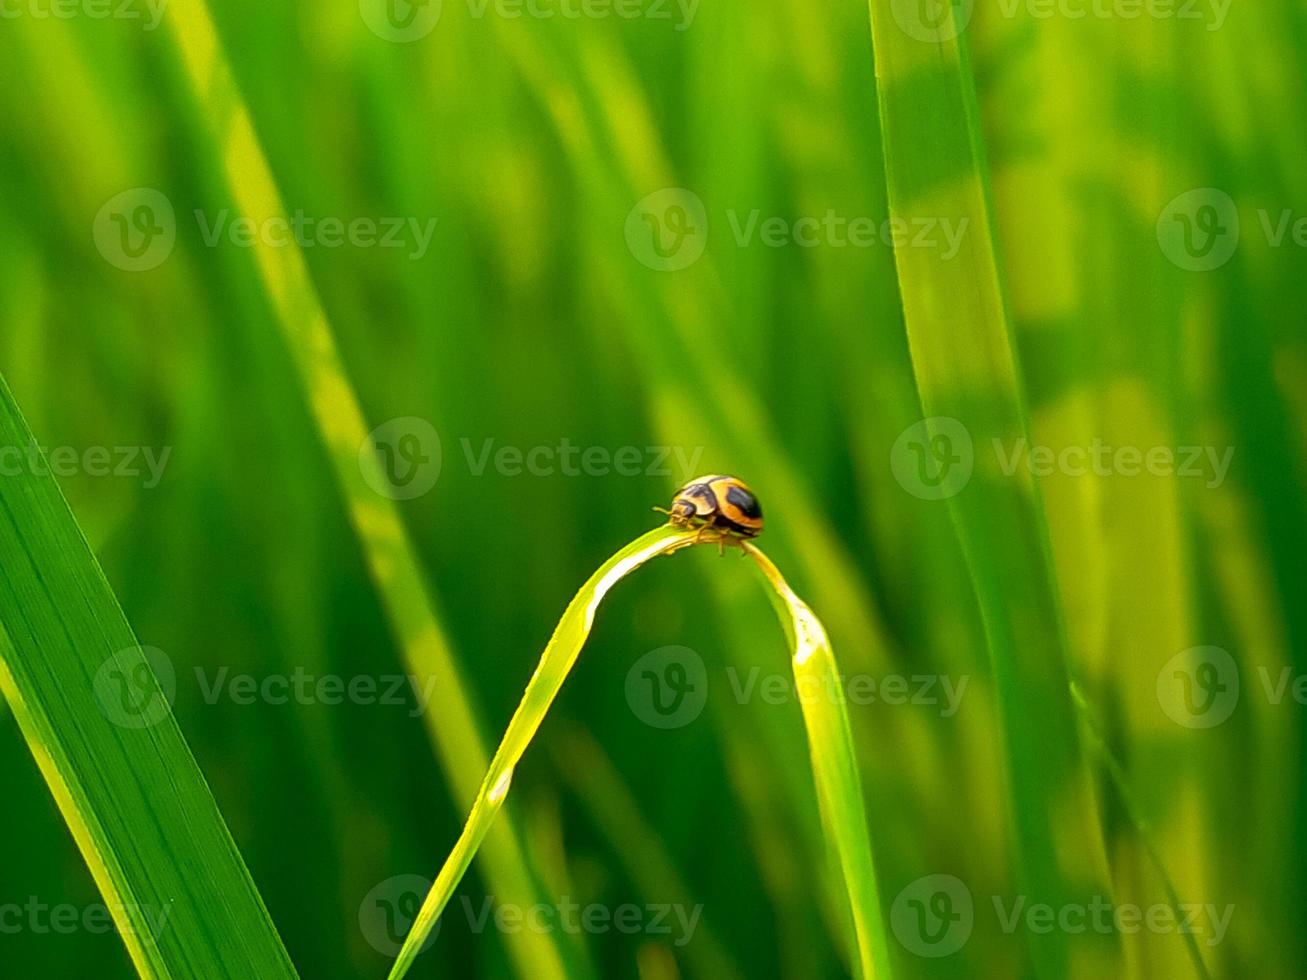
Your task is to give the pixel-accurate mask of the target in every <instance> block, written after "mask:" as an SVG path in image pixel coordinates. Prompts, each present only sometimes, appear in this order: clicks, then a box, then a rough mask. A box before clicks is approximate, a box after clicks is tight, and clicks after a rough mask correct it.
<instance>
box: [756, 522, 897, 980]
mask: <svg viewBox="0 0 1307 980" xmlns="http://www.w3.org/2000/svg"><path fill="white" fill-rule="evenodd" d="M743 547H744V550H745V551H746V552H747V553H748V555H749V557H750V558H752V559H753V560H754V562H755V563H756V564H757V566H758V567H759V568H760V569H761V570H762V573H763V575H764V576H765V577H766V579H767V581H768V583H769V584H770V585H771V587H772V600H773V605H775V607H776V614H777V615H778V616H779V617H780V620H781V625H782V626H783V627H784V628H785V634H786V636H788V637H789V640H790V644H791V646H792V647H793V648H794V659H793V661H792V666H793V668H794V683H795V690H797V691H799V692H808V694H806V695H802V694H801V696H800V697H799V704H800V706H801V707H802V709H803V724H804V727H805V728H806V729H807V731H808V749H809V751H810V753H811V755H812V772H813V778H814V779H815V781H816V784H817V799H818V801H819V803H820V805H821V812H822V818H823V822H824V823H825V825H826V830H827V833H829V834H830V836H831V837H832V838H833V840H832V842H831V843H832V844H833V845H834V847H835V854H836V857H837V858H838V859H839V864H840V872H841V875H842V876H843V878H844V888H845V891H846V892H847V893H848V899H849V908H850V911H851V912H852V915H853V930H854V935H855V937H856V938H857V947H858V948H857V951H856V952H857V960H858V963H859V964H860V966H861V969H862V977H863V980H889V978H890V976H891V973H890V963H889V937H888V936H887V935H886V932H885V920H884V916H883V914H882V911H881V906H880V889H879V886H878V885H877V881H876V868H875V863H874V862H873V860H872V851H871V838H870V836H869V834H868V831H867V813H866V808H865V805H864V803H863V795H862V780H861V778H860V777H859V775H858V760H857V756H856V754H855V752H854V748H853V730H852V728H851V727H850V725H849V714H848V710H847V709H846V708H845V705H844V699H843V697H840V696H832V692H835V691H839V690H840V672H839V667H838V665H837V663H836V661H835V651H834V650H833V649H832V648H831V643H830V638H829V637H828V636H827V635H826V629H825V627H823V626H822V624H821V620H819V619H818V618H817V616H816V614H815V613H814V612H813V611H812V609H810V608H809V607H808V604H807V603H806V602H804V601H803V600H802V599H800V598H799V597H798V596H797V595H795V593H794V590H793V589H791V588H790V586H789V584H788V583H787V582H786V581H785V579H784V577H783V576H782V575H781V573H780V571H779V570H778V569H777V568H776V566H775V565H774V564H772V561H771V559H770V558H768V557H767V556H766V555H764V554H763V553H762V552H761V551H759V550H758V548H757V547H756V546H754V545H752V544H750V543H748V542H745V544H744V546H743ZM814 692H815V696H814Z"/></svg>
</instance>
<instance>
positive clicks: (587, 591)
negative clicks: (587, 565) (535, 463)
mask: <svg viewBox="0 0 1307 980" xmlns="http://www.w3.org/2000/svg"><path fill="white" fill-rule="evenodd" d="M695 536H696V533H695V532H694V531H684V530H679V529H677V528H674V527H671V526H670V525H664V526H662V527H659V528H655V529H654V530H652V531H649V532H648V533H647V534H644V535H641V536H640V537H639V538H636V539H635V540H634V541H632V542H631V543H630V544H629V545H627V546H626V547H625V548H623V549H621V550H620V551H619V552H617V554H615V555H613V557H612V558H610V559H608V561H606V562H605V563H604V564H603V565H601V566H600V568H599V570H598V571H596V572H595V573H594V574H593V575H592V576H590V579H589V580H588V581H587V582H586V583H585V585H583V586H582V587H581V589H580V591H579V592H577V594H576V596H575V597H574V598H573V599H572V601H571V602H570V603H569V604H568V606H567V609H566V610H565V611H564V612H563V616H562V618H561V619H560V620H559V622H558V626H557V627H556V628H555V630H554V635H553V636H552V637H551V638H550V640H549V643H548V644H547V645H546V646H545V650H544V653H543V654H541V657H540V663H539V664H538V665H537V667H536V671H535V673H534V674H533V675H532V676H531V680H530V681H529V682H528V684H527V687H526V692H525V693H524V694H523V695H522V701H521V703H520V704H519V705H518V707H517V710H516V711H515V712H514V713H513V717H512V719H511V720H510V721H509V723H508V729H507V731H506V732H505V733H504V737H503V739H502V740H501V742H500V744H499V749H498V750H497V751H496V752H495V756H494V758H493V759H492V760H491V763H490V768H489V770H488V771H487V772H486V775H485V779H484V780H482V783H481V791H480V792H479V793H478V794H477V798H476V801H475V802H474V803H473V805H472V812H471V813H470V814H469V815H468V818H467V823H466V824H465V825H464V827H463V832H462V834H460V836H459V838H458V841H457V842H456V843H455V845H454V849H453V850H452V851H451V852H450V855H449V857H448V858H447V859H446V861H445V865H444V867H442V868H441V869H440V873H439V875H437V877H436V882H435V884H434V885H433V886H432V888H431V891H430V893H428V895H427V897H426V900H425V901H424V902H423V903H422V909H421V911H420V912H419V913H418V916H417V919H416V920H415V921H414V923H413V928H412V930H411V931H410V933H409V935H408V937H407V938H406V939H405V941H404V946H403V948H402V949H401V950H400V953H399V957H398V958H397V959H396V961H395V965H394V968H393V969H392V970H391V972H390V980H401V978H402V977H403V976H404V975H405V974H406V973H407V972H408V970H409V968H410V967H411V966H412V963H413V960H414V958H415V957H416V956H417V953H418V951H419V950H420V949H421V948H422V945H423V943H425V942H426V939H427V936H429V935H430V933H431V930H432V928H434V926H435V924H436V920H437V919H438V918H439V917H440V914H441V912H443V911H444V909H445V906H446V905H447V904H448V903H449V900H450V898H451V897H452V895H453V892H454V889H455V888H457V887H458V883H459V881H461V880H462V878H463V875H464V874H465V873H466V872H467V869H468V867H469V866H470V865H471V863H472V858H473V857H474V856H475V855H476V852H477V848H478V847H480V845H481V842H482V841H483V840H484V839H485V836H486V834H487V832H488V831H489V830H490V826H491V824H492V823H493V822H494V818H495V815H496V814H497V813H498V812H499V810H500V809H501V808H502V806H503V804H504V799H505V798H506V797H507V795H508V790H509V787H510V786H511V784H512V780H513V771H514V768H515V767H516V766H517V764H518V762H519V761H520V760H521V758H522V756H523V754H524V753H525V752H526V750H527V747H528V746H529V745H530V744H531V739H532V738H534V737H535V733H536V732H537V731H538V730H539V728H540V725H541V723H542V722H543V721H544V717H545V714H546V712H548V710H549V707H550V705H552V704H553V702H554V699H555V698H556V697H557V696H558V692H559V690H560V689H561V688H562V686H563V682H564V681H565V680H566V679H567V675H568V674H569V673H571V670H572V667H573V666H574V665H575V663H576V660H577V657H578V656H579V655H580V653H581V648H582V646H584V644H585V641H586V638H587V637H588V636H589V635H590V629H591V627H592V626H593V625H594V617H595V612H596V610H597V609H598V608H599V604H600V602H602V601H603V599H604V596H606V595H607V594H608V592H609V590H610V589H612V587H613V586H614V585H616V584H617V583H618V582H620V581H621V580H622V579H623V578H625V577H626V576H627V575H629V574H631V572H633V571H635V570H636V569H637V568H639V567H640V566H641V565H643V564H645V563H646V562H648V561H649V560H651V559H653V558H656V557H658V556H659V555H667V554H671V553H673V552H675V551H678V550H680V549H682V548H686V547H690V546H691V545H693V544H694V540H695ZM741 546H742V547H743V548H744V549H745V551H746V552H747V553H748V554H749V555H750V556H751V557H752V558H753V559H754V561H755V562H757V563H758V565H759V567H760V568H761V569H762V570H763V572H764V574H765V575H766V577H767V579H768V581H769V582H770V583H771V585H772V588H773V589H774V590H775V592H776V595H777V596H778V597H779V598H778V601H779V603H780V608H781V610H782V623H783V624H784V625H786V627H787V630H788V631H789V632H790V635H791V640H792V642H793V644H794V647H795V654H794V672H795V680H796V682H797V683H798V684H799V685H800V690H805V689H808V688H809V687H811V686H813V685H816V686H817V689H818V690H832V689H833V688H832V687H831V686H830V685H832V684H838V671H837V669H836V666H835V659H834V654H833V652H832V651H831V646H830V641H829V640H828V639H827V637H826V631H825V629H824V628H823V627H822V625H821V623H820V621H819V620H818V619H817V617H816V616H815V615H814V614H813V612H812V610H811V609H809V608H808V606H807V605H806V604H805V603H804V602H803V601H802V600H801V599H799V598H798V596H796V595H795V594H794V592H793V591H792V590H791V589H790V588H789V586H788V585H787V584H786V583H785V580H784V579H783V578H782V577H781V574H780V572H779V571H777V569H776V566H775V565H773V564H772V563H771V561H770V560H769V559H768V558H767V557H766V556H765V555H763V553H762V552H761V551H759V550H758V549H757V548H756V547H754V546H753V545H751V544H749V543H747V542H745V543H742V545H741ZM801 700H804V701H805V703H804V710H803V713H804V721H805V725H806V727H807V730H808V738H809V741H810V743H811V751H812V763H813V768H814V772H815V775H816V782H817V788H818V796H819V799H820V801H821V807H822V812H823V814H824V816H825V820H826V826H827V828H828V830H829V832H830V833H831V834H832V836H833V837H834V845H835V852H836V854H837V855H838V857H839V863H840V870H841V873H842V875H843V877H844V884H845V888H846V890H847V892H848V896H849V902H850V906H851V909H852V913H853V920H854V926H855V933H856V937H857V946H858V960H859V962H860V964H861V967H862V975H863V977H864V978H865V980H873V978H875V980H888V978H889V977H890V971H889V960H888V956H889V946H888V943H887V941H886V938H885V931H884V923H883V921H882V918H881V910H880V902H879V896H878V890H877V887H876V878H875V871H874V868H873V865H872V860H871V842H870V839H869V837H868V833H867V819H866V812H865V808H864V806H863V801H862V783H861V780H860V779H859V776H858V768H857V760H856V758H855V756H854V751H853V737H852V733H851V730H850V727H849V719H848V714H847V712H846V711H845V708H844V704H843V702H842V701H840V700H839V699H837V698H830V699H820V698H818V699H815V703H811V704H809V703H807V700H806V699H801Z"/></svg>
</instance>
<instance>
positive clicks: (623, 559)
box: [390, 525, 695, 980]
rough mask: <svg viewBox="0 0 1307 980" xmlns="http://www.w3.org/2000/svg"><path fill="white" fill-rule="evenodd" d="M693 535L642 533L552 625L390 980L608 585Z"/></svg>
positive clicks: (664, 530)
mask: <svg viewBox="0 0 1307 980" xmlns="http://www.w3.org/2000/svg"><path fill="white" fill-rule="evenodd" d="M694 537H695V532H694V531H683V530H678V529H677V528H674V527H671V526H670V525H663V526H662V527H658V528H655V529H654V530H652V531H650V532H648V533H647V534H644V535H641V536H640V537H638V538H636V539H635V540H634V541H632V542H631V543H630V544H628V545H627V546H626V547H625V548H623V549H622V550H621V551H619V552H617V554H615V555H613V557H611V558H609V559H608V561H606V562H604V564H603V565H601V566H600V567H599V570H598V571H597V572H595V573H594V574H593V575H592V576H590V579H589V580H588V581H587V582H586V583H585V585H583V586H581V590H580V591H579V592H577V594H576V596H575V597H573V599H572V601H571V602H570V603H568V606H567V609H566V610H564V612H563V617H562V619H560V620H559V621H558V626H557V627H556V628H555V629H554V635H553V636H551V637H550V638H549V642H548V643H547V644H546V645H545V652H544V653H543V654H541V655H540V663H539V664H538V665H537V666H536V670H535V673H534V674H532V675H531V680H530V681H529V682H528V683H527V686H526V693H524V694H523V695H522V701H521V703H520V704H519V705H518V706H517V710H516V711H515V712H514V713H513V717H512V720H510V721H509V723H508V730H507V731H505V732H504V737H503V739H502V740H501V741H500V743H499V748H498V749H497V750H496V752H495V755H494V758H493V759H491V761H490V768H489V769H488V770H487V772H486V775H485V779H483V780H482V782H481V789H480V791H479V792H478V793H477V795H476V800H475V801H474V802H473V804H472V812H471V813H470V814H469V815H468V818H467V823H466V824H465V825H464V827H463V833H462V834H461V835H459V838H458V841H457V843H455V844H454V849H453V850H452V851H451V852H450V854H449V857H448V858H447V859H446V860H445V866H444V867H443V868H441V869H440V874H439V875H437V876H436V881H435V884H434V885H432V887H431V891H430V892H429V893H428V894H427V897H426V900H425V901H424V902H423V903H422V909H421V911H419V912H418V916H417V918H416V919H415V920H414V922H413V928H412V929H411V930H410V932H409V934H408V937H407V938H406V939H405V940H404V946H403V948H402V949H400V951H399V956H398V957H397V958H396V960H395V965H394V967H393V968H392V969H391V971H390V978H391V980H400V978H401V977H403V976H404V975H405V974H406V973H407V972H408V970H409V967H410V966H412V965H413V960H414V958H415V957H416V956H417V954H418V952H419V951H420V950H421V948H422V945H423V943H425V942H426V939H427V936H429V935H430V934H431V930H432V928H433V927H434V926H435V924H436V919H438V918H439V917H440V913H441V912H443V911H444V909H445V906H446V904H448V902H449V899H450V897H451V896H452V895H453V894H454V889H455V888H457V887H458V883H459V882H460V881H461V880H462V878H463V875H464V874H465V873H466V872H467V869H468V866H469V865H470V864H471V863H472V858H473V857H474V856H475V855H476V852H477V849H478V848H479V847H480V846H481V842H482V841H483V840H484V839H485V836H486V833H487V832H488V831H489V830H490V825H491V824H492V823H493V822H494V819H495V815H496V814H498V813H499V810H500V808H501V807H502V806H503V805H504V798H505V797H506V796H507V795H508V789H509V786H510V785H511V783H512V781H513V769H514V767H515V766H516V765H517V763H518V762H519V760H521V758H522V755H523V753H525V752H526V749H527V746H528V745H530V744H531V739H532V738H534V737H535V733H536V731H537V730H538V729H539V728H540V724H541V722H543V721H544V718H545V713H546V712H547V711H548V710H549V706H550V705H552V704H553V703H554V698H556V697H557V696H558V692H559V690H560V689H561V688H562V686H563V681H565V680H566V679H567V675H568V674H570V673H571V671H572V666H573V664H575V663H576V658H577V657H578V656H579V655H580V653H581V647H582V646H584V645H585V641H586V638H587V637H588V636H589V635H590V627H591V626H593V625H594V617H595V611H596V610H597V609H598V608H599V603H600V602H602V601H603V599H604V596H605V595H607V594H608V591H609V589H611V588H612V587H613V586H614V585H616V584H617V583H618V582H620V581H621V580H622V579H624V578H625V577H626V576H627V575H629V574H631V572H633V571H635V570H636V569H637V568H639V567H640V566H641V565H643V564H644V563H645V562H647V561H649V560H650V559H652V558H656V557H658V556H659V555H668V554H671V553H672V552H674V551H676V550H678V549H680V548H685V547H689V546H690V545H691V544H693V542H694Z"/></svg>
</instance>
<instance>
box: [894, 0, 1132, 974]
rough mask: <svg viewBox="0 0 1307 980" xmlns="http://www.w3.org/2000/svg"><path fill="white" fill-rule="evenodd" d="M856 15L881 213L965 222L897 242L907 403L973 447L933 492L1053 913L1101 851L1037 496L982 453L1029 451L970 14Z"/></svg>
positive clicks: (1020, 862) (1040, 894)
mask: <svg viewBox="0 0 1307 980" xmlns="http://www.w3.org/2000/svg"><path fill="white" fill-rule="evenodd" d="M870 6H871V22H872V38H873V43H874V48H875V56H876V63H877V77H878V79H879V81H880V86H879V90H878V91H879V98H880V113H881V121H882V132H883V139H884V148H885V158H886V176H887V179H888V184H889V200H890V210H891V214H892V215H893V217H895V218H896V219H899V220H903V221H906V222H908V226H909V227H912V226H913V225H912V223H913V222H914V221H919V220H927V219H929V220H932V221H945V220H947V221H950V222H952V223H953V226H954V227H965V234H964V235H963V238H962V243H961V247H960V248H959V249H958V251H957V253H956V255H954V256H952V257H945V256H944V255H943V254H942V253H941V252H940V251H939V250H938V249H931V248H916V247H902V248H898V249H896V251H895V261H896V264H897V266H898V276H899V286H900V294H901V296H902V300H903V309H904V317H905V321H906V324H907V330H908V339H909V344H910V347H911V353H912V361H913V368H914V371H915V374H916V377H917V384H918V389H919V391H920V394H921V399H922V405H923V407H924V409H925V412H926V415H927V416H928V417H931V418H933V419H936V420H939V419H944V420H949V421H943V422H939V421H936V422H932V423H931V425H930V429H929V432H928V433H927V434H926V435H927V437H928V438H929V445H931V446H935V445H938V444H939V443H938V440H941V439H944V440H949V442H948V443H947V445H949V446H950V448H951V452H953V453H955V454H959V455H958V458H964V457H963V456H962V455H961V454H964V453H965V452H966V451H967V450H966V448H965V447H964V446H963V445H962V444H961V442H960V441H959V440H961V439H962V438H963V436H962V432H963V431H964V430H965V433H966V438H969V440H970V445H971V447H973V453H974V456H973V458H974V465H975V471H974V474H972V475H971V477H970V480H969V482H966V483H965V484H964V485H961V486H956V485H955V486H954V487H953V488H952V489H953V491H954V492H952V493H951V495H950V493H949V492H943V493H941V494H940V496H941V497H947V498H948V506H949V509H950V511H951V512H952V515H953V519H954V522H955V525H956V527H957V529H958V533H959V537H960V539H961V542H962V546H963V550H964V553H965V555H966V558H967V563H968V567H969V569H970V572H971V577H972V583H973V587H974V589H975V592H976V596H977V599H978V601H979V604H980V608H981V611H982V613H983V617H984V622H985V630H986V641H987V643H988V646H989V650H990V655H991V660H992V664H993V670H994V675H995V682H996V688H997V692H998V697H999V708H1000V715H1001V724H1002V731H1003V741H1004V753H1005V756H1006V766H1007V778H1008V780H1009V784H1010V792H1011V798H1012V803H1011V807H1012V816H1013V822H1014V824H1015V833H1014V838H1015V841H1016V847H1017V854H1016V860H1017V873H1018V880H1019V887H1020V888H1021V891H1022V893H1023V894H1024V895H1026V896H1027V898H1028V900H1029V901H1030V902H1048V903H1049V904H1050V905H1052V906H1053V907H1054V908H1061V907H1063V906H1065V905H1067V904H1069V903H1074V902H1081V903H1083V902H1086V901H1088V900H1089V898H1090V896H1092V895H1096V894H1097V895H1107V894H1109V890H1108V887H1107V874H1106V857H1105V854H1104V853H1103V848H1102V834H1101V830H1100V825H1099V818H1098V813H1097V807H1096V801H1095V799H1094V795H1093V791H1092V781H1091V779H1090V775H1089V769H1088V766H1087V764H1086V758H1085V753H1084V747H1083V746H1082V744H1081V742H1080V737H1079V730H1078V723H1077V719H1076V715H1075V711H1074V707H1073V705H1072V702H1071V696H1070V688H1069V680H1070V678H1069V666H1068V657H1067V643H1066V635H1065V629H1064V625H1063V620H1062V611H1061V608H1060V604H1059V599H1058V595H1057V592H1056V589H1055V586H1054V579H1053V571H1052V565H1051V558H1050V555H1049V547H1048V540H1047V529H1046V526H1045V518H1044V513H1043V505H1042V502H1041V499H1040V495H1039V487H1038V485H1037V484H1035V483H1034V482H1033V480H1032V479H1031V478H1030V475H1029V474H1028V473H1021V472H1018V473H1016V474H1013V475H1005V474H1004V473H1003V472H1001V471H1000V469H999V465H998V463H999V460H998V459H997V458H996V453H995V451H994V449H993V447H994V446H999V445H1001V446H1005V447H1010V446H1012V445H1014V444H1017V443H1019V442H1020V440H1022V439H1025V440H1026V444H1029V432H1030V425H1029V420H1028V418H1027V411H1026V404H1025V393H1024V390H1023V386H1022V381H1021V377H1020V370H1019V366H1018V363H1017V358H1016V353H1015V350H1014V346H1013V342H1012V331H1011V325H1010V322H1009V317H1008V311H1007V303H1006V297H1005V291H1004V285H1003V280H1002V273H1001V263H1000V260H999V255H998V249H997V245H996V239H995V235H994V232H993V227H992V217H991V216H992V209H991V205H990V200H989V189H988V176H987V172H986V159H985V151H984V147H983V142H982V134H981V128H980V120H979V114H978V111H977V107H976V98H975V90H974V81H973V78H972V74H971V66H970V62H969V57H968V53H967V46H966V43H965V35H964V34H963V29H964V27H965V13H966V12H968V11H969V9H970V7H969V5H966V6H965V7H958V8H955V7H953V6H949V5H944V17H943V18H942V20H941V21H940V23H939V24H938V25H936V26H928V25H925V24H920V23H912V22H909V23H907V24H905V23H904V17H905V9H906V8H905V6H904V5H900V4H894V3H891V2H890V0H871V5H870ZM913 9H915V8H913ZM964 222H965V225H964V224H963V223H964ZM959 426H960V427H959ZM922 445H923V447H925V446H926V443H925V442H923V443H922ZM941 473H943V475H944V476H945V477H947V475H948V473H947V472H946V471H942V470H941ZM937 475H939V474H937ZM924 482H925V481H924V480H923V483H924ZM946 490H947V488H946ZM1071 945H1072V940H1071V937H1069V936H1068V935H1067V934H1066V933H1064V932H1062V931H1060V930H1053V931H1051V932H1049V933H1047V934H1044V935H1032V936H1031V938H1030V942H1029V948H1030V955H1031V958H1032V961H1033V963H1034V966H1035V971H1036V973H1037V974H1038V975H1041V976H1050V977H1051V976H1061V975H1065V973H1066V972H1067V970H1068V969H1069V966H1070V964H1071V961H1072V959H1073V956H1072V951H1071ZM1077 952H1078V953H1080V954H1081V955H1083V956H1084V957H1086V959H1085V961H1084V963H1083V964H1082V967H1081V968H1093V969H1096V970H1098V971H1099V972H1112V971H1113V969H1114V967H1115V966H1116V965H1117V964H1118V963H1119V954H1120V950H1119V945H1117V944H1110V943H1103V944H1095V945H1093V946H1091V945H1090V944H1087V943H1081V944H1080V945H1079V946H1078V947H1077Z"/></svg>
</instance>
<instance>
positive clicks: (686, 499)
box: [659, 476, 762, 540]
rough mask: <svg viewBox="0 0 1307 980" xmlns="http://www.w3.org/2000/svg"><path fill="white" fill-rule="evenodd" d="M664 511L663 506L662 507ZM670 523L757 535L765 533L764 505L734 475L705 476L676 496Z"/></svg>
mask: <svg viewBox="0 0 1307 980" xmlns="http://www.w3.org/2000/svg"><path fill="white" fill-rule="evenodd" d="M659 509H660V510H661V508H659ZM663 513H665V514H668V515H670V517H671V521H670V523H671V524H673V525H675V526H677V527H686V528H696V527H697V528H699V530H700V532H701V533H702V532H704V531H707V530H708V529H710V528H711V529H713V530H716V531H719V532H721V534H720V535H719V536H718V540H721V539H724V538H728V537H738V538H756V537H757V536H758V535H759V534H761V533H762V507H761V506H760V505H759V503H758V498H757V497H755V496H754V495H753V491H752V490H750V489H749V487H748V486H747V485H746V484H745V482H744V481H743V480H741V479H738V478H737V477H734V476H701V477H698V478H696V479H693V480H691V481H690V482H689V483H687V484H686V485H685V486H683V487H681V489H680V490H677V491H676V496H675V497H673V498H672V506H671V509H670V510H666V511H663Z"/></svg>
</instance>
